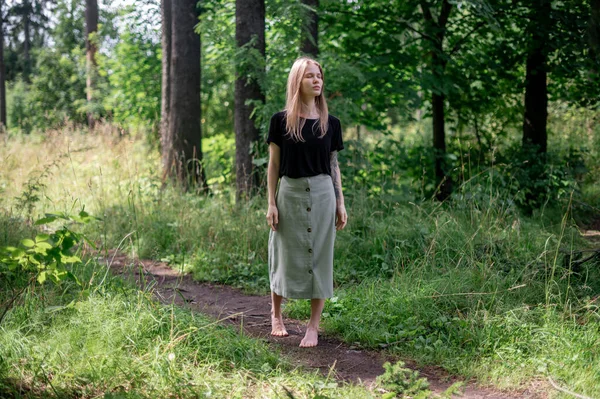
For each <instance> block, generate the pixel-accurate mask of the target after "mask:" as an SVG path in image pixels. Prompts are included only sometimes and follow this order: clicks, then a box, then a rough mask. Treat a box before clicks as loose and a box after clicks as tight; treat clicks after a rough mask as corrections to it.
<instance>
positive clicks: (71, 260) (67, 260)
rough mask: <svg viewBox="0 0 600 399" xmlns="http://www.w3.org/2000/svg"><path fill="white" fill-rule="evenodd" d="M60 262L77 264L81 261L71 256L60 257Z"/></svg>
mask: <svg viewBox="0 0 600 399" xmlns="http://www.w3.org/2000/svg"><path fill="white" fill-rule="evenodd" d="M60 260H61V262H62V263H77V262H81V259H79V257H77V256H75V255H72V256H69V255H64V254H63V255H61V257H60Z"/></svg>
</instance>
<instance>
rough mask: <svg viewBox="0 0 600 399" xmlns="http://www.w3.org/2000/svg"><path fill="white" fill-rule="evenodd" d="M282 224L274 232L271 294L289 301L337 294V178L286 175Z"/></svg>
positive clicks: (279, 202)
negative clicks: (335, 182)
mask: <svg viewBox="0 0 600 399" xmlns="http://www.w3.org/2000/svg"><path fill="white" fill-rule="evenodd" d="M276 202H277V210H278V212H279V224H278V225H277V231H273V230H270V232H269V278H270V282H271V291H273V292H275V293H276V294H277V295H281V296H283V297H284V298H297V299H301V298H304V299H311V298H331V297H332V296H333V245H334V242H335V235H336V231H335V210H336V200H335V193H334V191H333V182H332V180H331V176H329V175H325V174H321V175H317V176H311V177H301V178H298V179H292V178H289V177H287V176H283V177H282V178H281V181H280V183H279V189H278V191H277V196H276Z"/></svg>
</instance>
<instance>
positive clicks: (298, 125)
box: [284, 57, 329, 142]
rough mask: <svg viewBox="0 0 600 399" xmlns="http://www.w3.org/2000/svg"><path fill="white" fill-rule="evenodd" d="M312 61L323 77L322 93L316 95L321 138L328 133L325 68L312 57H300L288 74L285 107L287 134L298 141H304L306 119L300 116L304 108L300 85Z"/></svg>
mask: <svg viewBox="0 0 600 399" xmlns="http://www.w3.org/2000/svg"><path fill="white" fill-rule="evenodd" d="M310 63H312V64H315V65H316V66H317V67H319V71H320V72H321V78H322V80H323V83H322V84H321V93H320V94H319V95H318V96H317V97H315V106H316V107H317V112H318V113H319V127H320V128H321V135H320V136H319V138H322V137H323V136H325V134H327V129H328V127H329V111H328V110H327V102H326V101H325V96H324V95H323V88H324V87H325V76H324V75H323V68H321V64H319V63H318V62H317V61H315V60H313V59H312V58H309V57H300V58H298V59H296V61H294V65H292V69H291V70H290V74H289V75H288V81H287V92H286V101H285V109H284V111H286V131H287V132H286V134H289V135H290V136H291V137H292V139H293V140H294V141H296V142H298V141H304V139H303V138H302V128H303V127H304V123H305V122H306V119H304V118H301V117H300V112H301V110H302V99H301V97H300V87H301V85H302V78H303V77H304V73H305V72H306V67H307V66H308V65H309V64H310Z"/></svg>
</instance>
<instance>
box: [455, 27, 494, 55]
mask: <svg viewBox="0 0 600 399" xmlns="http://www.w3.org/2000/svg"><path fill="white" fill-rule="evenodd" d="M485 24H486V21H480V22H479V23H478V24H477V25H475V26H474V27H473V29H471V31H470V32H469V33H467V34H466V35H464V36H463V37H461V38H460V39H459V40H457V41H456V43H455V44H454V46H452V50H450V52H449V53H448V56H449V57H451V56H452V54H454V53H455V52H457V51H458V50H459V49H460V46H461V45H462V44H463V43H464V42H465V41H467V39H468V38H469V36H471V35H472V34H473V33H475V32H476V31H477V30H478V29H479V28H481V27H482V26H484V25H485Z"/></svg>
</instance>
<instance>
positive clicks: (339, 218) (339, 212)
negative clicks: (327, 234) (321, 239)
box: [335, 205, 348, 230]
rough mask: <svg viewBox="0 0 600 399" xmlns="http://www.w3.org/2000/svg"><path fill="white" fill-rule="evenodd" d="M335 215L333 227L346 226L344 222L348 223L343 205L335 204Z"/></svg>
mask: <svg viewBox="0 0 600 399" xmlns="http://www.w3.org/2000/svg"><path fill="white" fill-rule="evenodd" d="M335 216H336V220H335V229H336V230H341V229H343V228H344V227H346V223H348V214H347V213H346V206H345V205H338V206H337V209H336V210H335Z"/></svg>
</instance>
